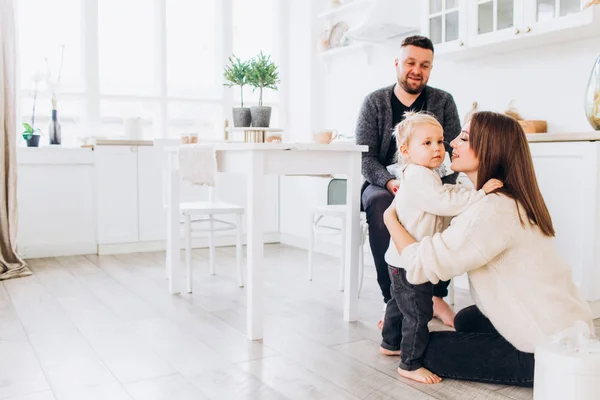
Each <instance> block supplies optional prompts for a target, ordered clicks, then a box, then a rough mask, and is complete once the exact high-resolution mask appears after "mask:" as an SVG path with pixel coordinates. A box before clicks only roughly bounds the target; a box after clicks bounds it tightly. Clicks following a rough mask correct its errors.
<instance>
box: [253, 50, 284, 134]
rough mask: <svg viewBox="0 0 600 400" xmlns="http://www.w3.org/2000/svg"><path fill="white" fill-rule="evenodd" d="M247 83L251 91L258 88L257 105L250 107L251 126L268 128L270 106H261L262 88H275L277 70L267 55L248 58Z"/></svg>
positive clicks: (277, 76) (277, 79)
mask: <svg viewBox="0 0 600 400" xmlns="http://www.w3.org/2000/svg"><path fill="white" fill-rule="evenodd" d="M248 83H249V84H250V86H252V88H253V91H255V90H256V89H258V90H259V96H258V107H251V109H250V112H251V114H252V126H257V127H265V128H268V127H269V124H270V122H271V107H265V106H263V90H264V89H271V90H277V84H278V83H279V72H277V66H276V65H275V63H274V62H273V61H271V57H270V56H269V55H265V54H263V52H262V51H261V52H260V54H259V55H257V56H256V57H254V58H253V59H252V60H250V71H248Z"/></svg>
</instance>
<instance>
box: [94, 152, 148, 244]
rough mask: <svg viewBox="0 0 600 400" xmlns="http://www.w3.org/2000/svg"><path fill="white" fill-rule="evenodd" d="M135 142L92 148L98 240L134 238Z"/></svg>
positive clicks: (136, 226)
mask: <svg viewBox="0 0 600 400" xmlns="http://www.w3.org/2000/svg"><path fill="white" fill-rule="evenodd" d="M137 151H138V146H97V147H96V149H95V150H94V158H95V160H94V162H95V166H94V175H95V181H96V199H97V224H98V244H99V245H104V244H118V243H131V242H136V241H138V184H137V179H138V176H137V173H138V168H137V155H138V153H137Z"/></svg>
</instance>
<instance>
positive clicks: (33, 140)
mask: <svg viewBox="0 0 600 400" xmlns="http://www.w3.org/2000/svg"><path fill="white" fill-rule="evenodd" d="M32 80H33V85H34V88H33V109H32V111H31V124H29V123H27V122H23V133H22V134H21V135H22V136H23V139H25V141H26V142H27V147H38V146H39V144H40V132H41V131H40V129H39V128H36V127H35V103H36V101H37V94H38V85H39V83H40V82H41V80H42V75H41V74H39V73H38V74H35V75H33V77H32Z"/></svg>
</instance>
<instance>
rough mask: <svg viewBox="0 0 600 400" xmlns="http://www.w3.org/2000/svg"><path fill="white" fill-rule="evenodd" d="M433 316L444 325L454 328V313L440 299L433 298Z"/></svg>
mask: <svg viewBox="0 0 600 400" xmlns="http://www.w3.org/2000/svg"><path fill="white" fill-rule="evenodd" d="M433 316H434V317H435V318H438V319H440V320H441V321H442V322H443V323H444V325H446V326H449V327H451V328H454V317H455V316H456V313H455V312H454V311H453V310H452V308H450V306H449V305H448V303H446V302H445V301H444V299H442V298H441V297H434V298H433Z"/></svg>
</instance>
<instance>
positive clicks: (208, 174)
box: [179, 144, 217, 186]
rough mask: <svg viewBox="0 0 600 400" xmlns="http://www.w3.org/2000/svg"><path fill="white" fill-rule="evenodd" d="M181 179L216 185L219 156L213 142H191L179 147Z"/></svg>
mask: <svg viewBox="0 0 600 400" xmlns="http://www.w3.org/2000/svg"><path fill="white" fill-rule="evenodd" d="M179 171H180V173H181V179H183V180H186V181H190V182H192V184H194V185H208V186H215V174H216V173H217V156H216V153H215V149H214V147H213V145H211V144H189V145H183V146H181V147H180V149H179Z"/></svg>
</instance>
